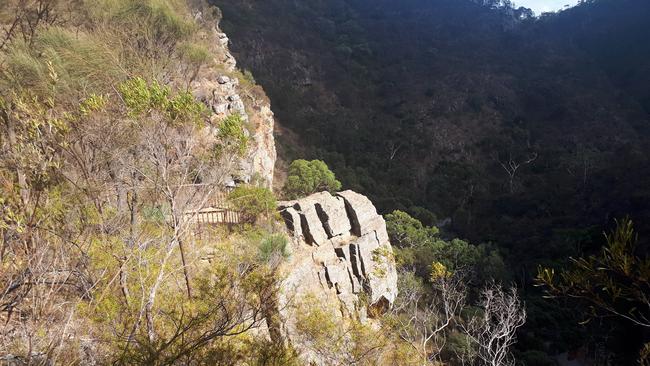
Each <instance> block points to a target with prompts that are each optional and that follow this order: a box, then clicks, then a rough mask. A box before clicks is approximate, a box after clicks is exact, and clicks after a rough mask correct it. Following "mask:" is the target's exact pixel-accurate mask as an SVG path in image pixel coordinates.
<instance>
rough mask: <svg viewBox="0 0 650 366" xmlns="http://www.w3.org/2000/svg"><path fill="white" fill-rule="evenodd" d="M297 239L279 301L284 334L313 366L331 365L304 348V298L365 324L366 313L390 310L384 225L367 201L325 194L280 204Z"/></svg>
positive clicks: (392, 279)
mask: <svg viewBox="0 0 650 366" xmlns="http://www.w3.org/2000/svg"><path fill="white" fill-rule="evenodd" d="M279 208H280V213H281V215H282V217H283V219H284V222H285V223H286V225H287V229H288V232H289V233H290V235H291V237H292V238H293V240H292V241H293V246H292V255H291V258H290V260H289V263H288V264H287V266H286V267H287V276H286V278H285V280H284V282H283V284H282V289H281V295H280V298H279V301H278V303H279V309H280V317H281V318H282V320H283V324H284V325H283V326H284V329H283V330H282V332H283V333H284V336H285V337H286V338H287V340H288V341H289V342H291V343H292V344H293V346H294V347H295V348H296V349H297V350H298V351H299V352H300V353H301V355H302V357H303V358H304V359H305V360H306V361H308V362H309V363H314V364H327V362H325V361H323V360H319V358H318V356H317V355H316V354H315V353H314V352H312V351H311V350H309V349H308V348H307V347H305V345H304V343H302V340H301V336H300V332H299V331H298V330H297V328H298V326H299V324H297V322H298V319H299V318H300V312H305V311H310V310H308V309H305V308H303V306H302V304H303V302H304V301H305V299H307V298H309V299H311V301H314V300H315V301H316V302H317V303H319V304H327V305H328V306H327V308H328V309H329V310H330V312H331V316H332V317H334V318H347V319H352V320H354V321H361V322H365V321H367V309H368V308H374V309H375V310H376V311H381V310H385V309H386V308H388V307H390V306H391V305H392V303H393V301H394V300H395V297H396V296H397V272H396V267H395V260H394V257H393V250H392V247H391V245H390V242H389V240H388V234H387V232H386V223H385V221H384V219H383V217H382V216H380V215H379V214H377V210H376V209H375V206H374V205H373V204H372V202H370V200H369V199H368V198H366V197H365V196H363V195H361V194H358V193H355V192H353V191H344V192H340V193H337V194H336V195H334V196H333V195H331V194H330V193H328V192H321V193H316V194H314V195H311V196H309V197H306V198H303V199H300V200H296V201H288V202H281V203H280V207H279Z"/></svg>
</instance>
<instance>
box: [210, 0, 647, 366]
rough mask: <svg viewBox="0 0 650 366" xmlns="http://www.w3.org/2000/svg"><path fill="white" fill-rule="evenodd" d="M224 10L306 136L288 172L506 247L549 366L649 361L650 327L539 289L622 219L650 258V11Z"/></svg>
mask: <svg viewBox="0 0 650 366" xmlns="http://www.w3.org/2000/svg"><path fill="white" fill-rule="evenodd" d="M212 3H214V4H217V5H218V6H219V7H220V8H221V9H222V11H223V12H224V17H225V20H224V23H223V27H224V29H225V30H226V31H227V32H228V33H229V34H230V36H231V37H232V39H233V46H232V48H233V50H234V51H235V54H236V56H237V57H238V59H239V61H240V64H242V65H243V66H244V67H246V68H249V69H250V70H252V71H253V73H254V74H255V76H256V78H257V81H258V82H260V83H261V84H262V85H263V86H264V87H265V89H266V90H267V92H268V93H269V96H270V98H271V100H272V103H273V108H274V111H275V112H276V115H277V116H278V119H279V123H280V124H281V125H282V126H283V127H284V128H285V129H287V130H289V132H286V131H283V132H282V133H281V134H280V135H279V139H280V143H281V144H282V151H281V153H282V154H283V155H284V158H285V159H288V160H292V159H294V158H297V157H299V156H300V155H303V156H307V157H308V158H311V159H322V160H324V161H325V162H326V163H327V164H328V165H329V166H330V167H331V168H332V170H333V171H334V172H335V173H336V174H337V177H338V178H339V179H340V180H341V182H342V184H343V187H344V188H352V189H355V190H357V191H360V192H363V193H365V194H368V195H369V196H370V197H371V198H372V199H373V201H374V202H375V203H376V204H378V206H379V207H380V208H381V210H382V211H383V212H384V213H389V212H391V211H393V210H395V209H399V210H401V211H404V212H407V213H409V214H410V215H411V216H413V217H415V218H417V219H419V220H420V221H422V222H423V223H424V225H433V224H437V225H438V226H440V228H441V230H442V234H441V236H442V237H443V238H451V237H455V236H460V237H464V238H468V239H469V241H470V242H475V243H489V244H486V245H485V246H484V247H485V248H498V252H500V253H501V255H502V256H503V257H504V260H505V262H506V263H507V265H506V267H507V268H508V272H509V276H510V277H511V278H513V279H515V280H517V281H518V283H520V284H521V285H522V286H524V288H526V289H527V290H526V292H527V296H528V300H527V305H528V308H529V320H528V323H527V326H526V328H525V329H524V331H522V332H521V337H520V341H521V342H520V348H521V349H522V351H526V352H527V356H528V357H530V359H531V361H530V362H531V363H532V362H533V361H532V359H535V360H537V361H535V362H537V364H545V363H544V362H549V361H548V359H546V361H544V360H545V359H544V357H546V356H544V352H547V353H550V354H553V353H556V352H562V351H566V350H573V349H578V348H580V347H586V348H587V349H588V353H590V354H591V355H592V356H593V355H596V354H600V355H601V356H602V357H604V358H608V359H610V360H614V361H613V362H618V363H621V364H629V363H631V362H633V359H635V358H636V356H637V354H638V352H637V351H638V348H639V347H640V344H641V343H642V340H643V336H642V331H641V330H640V329H639V328H636V327H634V326H633V325H631V324H629V323H626V322H624V321H622V322H621V321H616V320H612V319H609V318H604V319H600V323H599V324H594V322H591V323H588V324H586V325H577V324H578V322H579V321H580V320H582V319H583V317H582V316H581V315H582V314H580V313H581V312H582V310H579V309H582V308H579V307H578V308H574V307H572V306H566V305H567V304H565V303H563V302H560V303H555V302H552V301H551V302H549V301H546V300H543V299H542V298H541V297H540V292H539V291H538V289H536V288H533V287H532V285H533V284H534V278H535V276H536V274H537V266H538V265H539V264H544V265H547V266H557V267H563V266H565V265H570V263H569V261H568V260H567V259H568V258H569V257H570V256H579V255H583V254H584V255H585V256H588V255H589V254H592V253H595V252H598V251H599V248H600V247H601V245H602V244H603V242H602V240H600V238H601V235H600V234H601V232H602V231H603V229H604V228H607V227H610V226H611V225H613V223H614V220H613V219H614V218H616V217H624V216H625V215H630V216H631V217H632V219H634V222H635V223H636V224H637V225H636V228H637V230H638V232H639V233H640V234H641V235H640V238H641V240H640V242H639V245H638V247H637V248H636V250H637V253H638V254H639V255H644V254H645V253H647V252H648V241H647V238H649V237H650V235H648V234H649V233H650V230H649V229H650V226H649V225H648V223H649V222H650V220H649V219H650V215H649V214H650V211H649V210H648V208H649V207H650V205H649V202H650V193H649V192H648V190H647V187H648V182H649V181H650V171H649V170H648V169H647V167H648V164H649V163H650V162H649V161H648V156H650V155H649V151H648V146H650V145H648V137H649V136H650V134H649V133H648V132H649V131H648V128H649V122H650V98H649V96H648V88H647V85H648V78H649V77H650V76H649V75H650V73H649V72H648V67H649V62H650V61H649V60H650V57H649V56H650V44H649V43H648V42H647V35H648V34H650V6H649V5H648V2H646V1H641V0H623V1H613V0H596V1H585V2H583V3H581V4H580V5H579V6H577V7H575V8H571V9H569V10H565V11H563V12H561V13H558V14H545V15H542V16H541V17H540V18H531V17H530V13H529V12H527V11H525V10H523V9H513V8H512V7H511V6H510V5H509V3H508V2H479V1H456V0H408V1H399V2H395V1H365V0H335V1H327V2H296V1H289V0H269V1H230V0H228V1H221V0H213V1H212ZM280 19H281V20H282V21H279V20H280ZM296 145H300V147H296ZM413 250H414V251H417V250H418V249H413ZM421 256H423V254H421V253H419V254H416V255H414V257H415V258H418V257H421ZM422 266H426V262H424V261H423V263H422V264H421V265H420V267H422ZM421 272H422V271H421ZM421 274H422V275H423V273H421ZM569 304H572V303H571V302H569ZM573 309H576V310H575V311H574V310H573ZM624 334H633V335H635V336H634V337H633V338H634V339H635V340H636V342H622V341H620V340H621V339H623V338H626V337H624V336H623V335H624ZM543 340H544V341H550V342H551V343H552V345H551V346H549V345H548V344H544V341H543ZM603 355H605V356H603ZM617 357H620V358H617Z"/></svg>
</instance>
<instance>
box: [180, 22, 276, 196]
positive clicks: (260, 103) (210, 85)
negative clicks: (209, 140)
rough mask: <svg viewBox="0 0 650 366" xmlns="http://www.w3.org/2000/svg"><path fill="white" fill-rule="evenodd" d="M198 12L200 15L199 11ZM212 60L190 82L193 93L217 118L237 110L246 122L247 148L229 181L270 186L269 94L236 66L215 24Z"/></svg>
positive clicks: (272, 148) (271, 118)
mask: <svg viewBox="0 0 650 366" xmlns="http://www.w3.org/2000/svg"><path fill="white" fill-rule="evenodd" d="M199 16H200V15H199ZM208 37H210V38H212V39H213V42H212V43H213V45H214V49H213V50H211V51H212V54H213V55H214V60H213V61H214V62H213V63H212V64H211V65H209V66H206V67H203V68H202V69H201V70H199V72H198V73H197V75H196V77H195V78H194V80H193V81H192V82H191V84H190V88H191V90H192V92H193V93H194V95H195V96H196V97H197V98H198V99H199V100H201V101H202V102H204V103H205V104H206V105H207V106H208V107H209V108H210V109H211V111H212V113H213V115H212V120H213V121H214V122H215V125H217V123H218V121H220V120H222V119H223V118H226V117H228V116H230V115H232V114H238V115H239V116H241V118H242V119H243V120H244V121H245V122H246V123H247V127H248V132H249V138H250V140H249V141H250V142H249V149H248V151H247V153H246V154H245V155H244V158H242V159H240V160H239V161H238V162H237V164H236V167H235V171H236V172H235V173H234V174H233V176H232V177H230V179H228V181H227V182H226V184H228V185H235V184H237V183H251V182H253V181H257V182H260V183H262V184H263V185H264V186H266V187H268V188H271V187H273V169H274V166H275V160H276V158H277V155H276V150H275V140H274V138H273V128H274V124H275V121H274V116H273V112H272V111H271V106H270V102H269V99H268V97H267V96H266V94H265V93H264V91H263V90H262V88H261V87H259V86H257V85H254V83H252V82H251V81H249V80H246V78H245V77H243V75H242V74H241V73H240V72H239V71H238V70H237V62H236V61H235V59H234V57H233V56H232V55H231V54H230V51H229V49H228V43H229V39H228V37H227V36H226V35H225V34H224V33H223V32H222V31H221V30H220V29H219V27H218V26H215V28H214V29H213V32H212V34H210V35H208Z"/></svg>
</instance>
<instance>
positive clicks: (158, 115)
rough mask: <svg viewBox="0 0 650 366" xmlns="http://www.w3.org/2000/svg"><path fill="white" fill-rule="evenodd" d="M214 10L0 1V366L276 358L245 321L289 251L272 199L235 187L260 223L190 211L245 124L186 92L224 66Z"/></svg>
mask: <svg viewBox="0 0 650 366" xmlns="http://www.w3.org/2000/svg"><path fill="white" fill-rule="evenodd" d="M199 15H200V16H199ZM217 20H218V13H216V12H215V10H214V9H213V8H209V7H207V5H203V4H202V3H201V2H195V3H191V4H188V3H187V2H185V1H180V0H179V1H174V0H170V1H162V0H149V1H132V0H107V1H76V0H69V1H68V0H60V1H41V0H34V1H8V2H7V1H4V2H2V7H1V8H0V34H2V39H1V40H0V41H1V43H0V238H1V239H0V240H1V242H0V363H1V364H11V365H14V364H15V365H50V364H60V363H64V364H77V365H87V364H126V365H133V364H142V365H145V364H146V365H162V364H191V363H193V362H203V363H209V364H216V363H221V364H223V363H227V364H231V363H234V362H252V363H254V362H257V361H256V360H258V359H261V360H263V359H266V358H269V357H272V355H276V354H278V353H279V354H280V356H278V357H283V356H282V354H283V352H284V350H277V348H276V347H274V346H273V345H272V344H271V343H270V342H268V341H267V340H265V339H262V338H259V337H258V338H254V337H252V336H251V335H250V334H249V333H247V330H249V329H252V328H257V327H259V325H260V324H261V323H262V322H263V321H264V318H265V317H267V315H268V309H269V304H272V303H273V296H275V291H276V288H277V283H278V281H279V277H278V276H277V273H276V270H277V267H278V266H279V265H280V264H281V263H282V261H283V259H284V258H286V256H287V255H288V253H287V252H286V243H287V242H286V238H285V237H284V236H283V234H281V233H280V232H279V230H278V227H277V225H275V223H274V220H273V218H272V216H273V215H270V214H269V211H271V212H273V211H274V210H275V198H274V197H273V194H272V193H271V192H270V191H268V190H267V189H264V188H258V187H241V188H239V189H238V190H236V191H235V192H233V194H232V197H231V199H232V200H234V201H236V204H237V205H239V206H240V207H241V208H242V211H243V215H244V216H245V218H246V220H247V221H248V222H250V223H256V225H254V226H253V225H250V224H249V225H246V226H243V227H240V228H238V229H237V230H236V231H235V232H232V233H230V232H228V230H226V229H222V228H214V229H210V230H205V231H204V232H203V233H201V235H197V234H196V232H195V229H196V228H195V226H193V224H192V221H193V219H194V217H193V216H194V214H191V213H192V212H194V211H193V209H194V208H195V207H203V206H204V205H205V202H206V201H207V200H209V199H211V197H212V194H213V193H215V192H217V191H219V190H220V189H221V187H223V186H224V181H225V180H226V177H227V176H228V175H229V174H231V173H232V171H231V170H232V169H233V167H234V164H235V161H236V160H237V159H238V158H239V157H240V156H242V155H243V154H245V153H246V151H247V144H248V136H249V135H250V133H249V132H248V131H246V128H247V126H246V124H245V123H244V122H243V121H242V119H240V118H239V117H238V116H236V115H232V116H230V117H228V118H224V119H214V118H210V117H211V116H210V115H209V111H208V110H207V108H206V106H205V105H204V104H202V103H200V102H198V101H197V100H196V99H195V97H194V96H193V95H192V93H191V92H190V90H189V87H188V86H189V84H190V81H191V80H193V79H194V78H195V77H196V76H197V75H199V74H200V73H201V72H202V71H203V70H206V69H218V68H222V67H223V65H220V64H218V63H216V61H215V59H216V58H217V57H218V53H219V52H223V50H220V49H218V48H216V46H217V40H216V39H215V36H214V33H213V32H214V27H215V24H216V22H217ZM221 72H224V73H225V72H226V71H224V70H221ZM229 76H231V77H238V76H240V75H238V73H237V72H236V71H233V72H231V73H230V74H229ZM208 129H211V130H215V129H218V133H216V134H207V133H205V131H206V130H208ZM188 187H189V188H188ZM188 212H190V213H189V214H188ZM215 252H216V253H218V255H215ZM241 268H247V270H246V271H241V270H240V269H241Z"/></svg>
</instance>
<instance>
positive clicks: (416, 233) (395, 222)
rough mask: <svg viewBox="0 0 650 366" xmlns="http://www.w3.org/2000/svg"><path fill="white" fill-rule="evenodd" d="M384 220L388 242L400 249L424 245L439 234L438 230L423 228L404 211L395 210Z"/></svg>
mask: <svg viewBox="0 0 650 366" xmlns="http://www.w3.org/2000/svg"><path fill="white" fill-rule="evenodd" d="M385 218H386V229H387V231H388V235H389V237H390V241H391V243H392V244H393V245H396V246H398V247H400V248H405V247H410V248H413V247H416V246H420V245H425V244H426V242H427V241H428V240H431V239H432V238H434V237H436V236H437V235H438V233H439V230H438V228H436V227H425V226H424V225H422V222H420V221H419V220H417V219H415V218H413V217H411V215H409V214H407V213H406V212H404V211H399V210H395V211H393V212H392V213H390V214H387V215H386V217H385Z"/></svg>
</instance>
